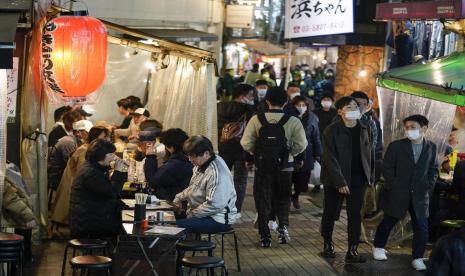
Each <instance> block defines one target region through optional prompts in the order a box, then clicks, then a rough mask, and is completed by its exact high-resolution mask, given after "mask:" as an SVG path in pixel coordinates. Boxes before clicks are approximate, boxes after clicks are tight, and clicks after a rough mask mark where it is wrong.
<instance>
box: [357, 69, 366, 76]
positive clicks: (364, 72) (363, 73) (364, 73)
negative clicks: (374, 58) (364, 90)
mask: <svg viewBox="0 0 465 276" xmlns="http://www.w3.org/2000/svg"><path fill="white" fill-rule="evenodd" d="M358 75H359V76H360V77H362V78H363V77H366V76H367V75H368V72H367V71H366V70H365V69H362V70H360V72H358Z"/></svg>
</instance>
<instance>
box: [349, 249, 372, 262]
mask: <svg viewBox="0 0 465 276" xmlns="http://www.w3.org/2000/svg"><path fill="white" fill-rule="evenodd" d="M366 261H367V259H366V258H365V257H363V256H362V255H359V254H358V252H357V246H356V245H354V246H351V247H350V248H349V251H347V254H346V263H349V264H356V263H364V262H366Z"/></svg>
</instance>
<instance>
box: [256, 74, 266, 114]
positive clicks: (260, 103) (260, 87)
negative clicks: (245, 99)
mask: <svg viewBox="0 0 465 276" xmlns="http://www.w3.org/2000/svg"><path fill="white" fill-rule="evenodd" d="M255 89H256V90H257V97H256V99H255V109H256V110H257V111H258V112H266V111H267V110H268V105H267V104H266V101H265V96H266V92H267V91H268V82H267V81H266V80H257V81H256V82H255Z"/></svg>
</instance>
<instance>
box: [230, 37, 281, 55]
mask: <svg viewBox="0 0 465 276" xmlns="http://www.w3.org/2000/svg"><path fill="white" fill-rule="evenodd" d="M239 43H244V44H245V45H247V47H249V48H250V49H252V50H254V51H256V52H259V53H260V54H262V55H265V56H281V55H285V54H286V49H284V48H281V47H279V46H276V45H274V44H271V43H269V42H267V41H264V40H256V39H250V40H249V39H246V40H241V41H239Z"/></svg>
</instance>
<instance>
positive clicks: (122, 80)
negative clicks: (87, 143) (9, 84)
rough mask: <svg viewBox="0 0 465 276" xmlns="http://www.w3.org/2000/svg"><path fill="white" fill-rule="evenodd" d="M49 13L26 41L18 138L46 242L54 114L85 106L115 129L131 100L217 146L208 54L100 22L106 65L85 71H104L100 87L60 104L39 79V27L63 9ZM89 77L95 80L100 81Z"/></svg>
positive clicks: (52, 88) (50, 87)
mask: <svg viewBox="0 0 465 276" xmlns="http://www.w3.org/2000/svg"><path fill="white" fill-rule="evenodd" d="M48 11H49V13H48V18H46V17H41V18H39V19H38V20H37V21H36V23H35V26H34V29H33V31H32V32H31V33H30V36H29V42H30V48H29V49H30V50H29V55H28V60H27V65H26V74H25V85H24V90H23V95H22V109H21V119H22V135H23V138H26V139H23V141H22V150H21V153H22V154H21V165H22V170H23V175H24V178H25V180H26V182H27V183H28V184H29V185H30V186H31V198H32V199H33V203H34V210H35V212H36V215H37V217H38V218H40V223H41V225H42V226H43V228H42V230H43V231H42V232H41V234H42V236H44V235H45V234H46V231H45V226H46V225H47V217H48V214H47V212H48V210H47V209H48V208H47V176H46V159H47V145H46V144H47V143H46V135H45V134H46V133H48V131H49V130H50V129H51V127H52V126H53V124H54V122H53V117H52V115H51V114H53V110H55V108H57V107H59V106H62V105H64V104H76V103H77V104H83V105H84V106H85V107H86V108H87V110H88V111H90V112H91V113H93V116H92V120H93V121H94V122H95V121H107V122H110V123H113V122H119V121H120V120H121V118H120V115H118V112H117V106H116V102H117V101H118V100H119V99H121V98H125V97H127V96H129V95H135V96H138V97H140V98H141V99H142V101H143V103H144V104H145V105H146V108H147V109H149V111H150V113H151V114H152V116H151V117H153V118H154V119H156V120H158V121H160V122H162V123H163V125H164V127H165V128H173V127H177V128H182V129H183V130H185V131H186V132H187V133H188V134H189V135H194V134H200V135H204V136H207V137H209V138H210V139H211V140H212V141H216V140H217V138H216V135H217V133H216V132H217V127H216V95H215V89H214V87H215V82H216V77H215V75H216V74H215V73H216V69H215V60H214V59H213V58H212V53H211V52H208V51H204V50H201V49H197V48H194V47H190V46H187V45H183V44H179V43H175V42H171V41H168V40H165V39H162V38H159V37H156V36H153V35H150V34H145V33H143V32H140V31H136V30H132V29H129V28H126V27H124V26H120V25H117V24H113V23H111V22H105V21H102V20H100V21H101V22H102V23H103V25H104V28H106V30H107V31H108V33H107V34H106V39H107V41H106V42H105V43H106V44H107V45H106V46H107V47H105V48H106V50H107V52H108V55H107V56H105V57H106V59H107V61H106V62H105V63H104V64H98V63H89V66H103V68H105V72H104V73H106V76H104V78H103V79H104V80H103V83H101V85H99V86H98V89H96V90H95V91H90V93H89V94H87V95H78V96H76V95H72V96H73V97H64V96H63V94H60V93H56V92H57V90H58V88H57V87H56V86H53V85H50V82H51V81H48V82H47V80H46V79H44V76H47V74H45V73H44V72H43V71H42V70H43V69H44V66H43V60H44V55H43V53H41V49H42V47H44V45H43V40H42V35H43V34H44V33H43V32H44V30H45V31H47V28H45V29H44V26H46V23H47V21H48V20H50V19H51V18H55V17H57V18H59V14H60V12H62V11H63V9H61V8H59V7H53V8H51V9H49V10H48ZM63 53H64V54H63V57H64V58H66V57H67V56H66V53H70V56H71V57H72V55H73V52H72V49H71V50H66V49H65V50H63ZM84 62H85V59H81V60H79V63H81V65H82V63H84ZM63 64H67V63H66V62H64V63H63ZM69 64H70V63H68V65H69ZM90 69H93V68H91V67H89V70H90ZM63 70H72V69H70V68H64V69H63ZM89 72H90V71H89ZM92 72H94V71H92ZM78 73H79V72H78ZM83 73H84V74H86V72H85V71H84V72H83ZM90 77H93V78H97V73H95V75H92V76H90ZM88 78H89V75H87V76H86V75H79V74H78V78H77V79H76V80H79V81H77V82H78V83H79V84H81V83H84V80H87V79H88ZM52 83H53V82H52ZM87 83H89V81H88V82H87ZM65 96H69V95H65Z"/></svg>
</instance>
